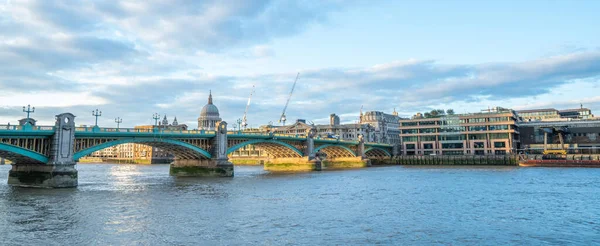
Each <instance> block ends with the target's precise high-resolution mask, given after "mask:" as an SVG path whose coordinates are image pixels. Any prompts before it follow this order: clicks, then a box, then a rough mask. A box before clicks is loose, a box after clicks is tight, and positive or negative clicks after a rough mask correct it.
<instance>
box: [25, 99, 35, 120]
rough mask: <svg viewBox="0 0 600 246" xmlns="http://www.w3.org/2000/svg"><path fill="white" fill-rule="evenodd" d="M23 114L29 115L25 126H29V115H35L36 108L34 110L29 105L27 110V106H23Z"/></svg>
mask: <svg viewBox="0 0 600 246" xmlns="http://www.w3.org/2000/svg"><path fill="white" fill-rule="evenodd" d="M23 112H25V113H27V120H26V121H25V124H29V114H30V113H35V107H33V108H32V107H31V105H30V104H27V110H26V109H25V106H23Z"/></svg>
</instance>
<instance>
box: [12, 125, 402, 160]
mask: <svg viewBox="0 0 600 246" xmlns="http://www.w3.org/2000/svg"><path fill="white" fill-rule="evenodd" d="M55 133H56V127H55V126H30V125H25V126H8V125H0V157H2V158H4V159H7V160H10V161H11V162H12V163H16V164H19V163H27V164H46V163H48V161H49V158H50V152H51V149H52V143H53V136H54V135H55ZM74 136H75V137H74V141H73V143H72V146H73V161H75V162H76V161H77V160H79V159H80V158H82V157H84V156H86V155H89V154H92V153H93V152H95V151H98V150H102V149H105V148H108V147H111V146H115V145H119V144H125V143H139V144H145V145H149V146H153V147H157V148H160V149H162V150H165V151H167V152H170V153H171V154H173V155H174V156H175V158H176V159H193V160H201V159H211V158H213V152H214V138H215V136H216V131H204V130H181V131H170V130H161V129H158V128H155V129H132V128H103V127H97V126H95V127H76V128H75V132H74ZM307 138H308V137H307V136H301V135H285V134H267V133H248V132H242V131H227V152H226V153H227V154H230V153H232V152H234V151H236V150H238V149H240V148H242V147H244V146H246V145H254V146H256V147H258V148H260V149H263V150H264V151H265V152H266V153H267V154H268V156H269V157H271V158H289V157H304V156H308V155H311V154H315V153H318V152H321V153H325V154H326V156H327V157H329V158H336V157H358V156H365V157H367V158H385V157H391V156H392V155H393V146H392V145H389V144H381V143H364V145H365V149H364V151H363V152H364V153H360V150H359V148H358V146H359V142H358V141H343V140H338V139H329V138H319V137H315V138H314V148H313V150H312V153H308V152H307V150H308V146H307V145H306V143H307Z"/></svg>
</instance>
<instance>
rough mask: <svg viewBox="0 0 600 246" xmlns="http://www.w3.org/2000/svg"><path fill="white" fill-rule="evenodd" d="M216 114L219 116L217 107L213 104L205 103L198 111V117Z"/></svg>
mask: <svg viewBox="0 0 600 246" xmlns="http://www.w3.org/2000/svg"><path fill="white" fill-rule="evenodd" d="M206 116H217V117H219V109H218V108H217V106H215V105H214V104H206V105H204V107H203V108H202V111H201V112H200V117H206Z"/></svg>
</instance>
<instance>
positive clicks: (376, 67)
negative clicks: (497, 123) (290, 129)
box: [0, 0, 600, 128]
mask: <svg viewBox="0 0 600 246" xmlns="http://www.w3.org/2000/svg"><path fill="white" fill-rule="evenodd" d="M166 9H168V11H167V10H166ZM515 10H519V11H515ZM599 10H600V2H597V1H577V2H568V1H554V2H548V1H541V0H540V1H527V2H519V1H503V2H475V3H474V2H469V1H446V2H436V1H420V2H384V1H336V0H331V1H319V2H304V1H286V2H279V1H268V0H264V1H252V2H250V1H206V2H202V3H192V4H190V3H188V4H180V3H178V1H171V2H170V3H169V2H168V1H158V0H157V1H146V2H142V3H140V2H135V1H121V2H119V3H118V4H116V5H114V4H113V3H111V2H103V1H99V2H93V3H86V4H80V5H77V6H72V5H69V4H67V1H56V2H47V1H8V0H6V1H0V40H2V41H0V88H1V89H2V91H3V92H4V93H2V94H0V122H1V123H0V124H5V123H6V122H10V123H11V124H15V123H17V121H18V120H19V119H22V118H25V113H23V112H22V107H23V106H27V105H28V104H30V105H31V106H33V107H35V108H36V112H35V113H33V114H32V115H31V118H34V119H36V120H38V124H40V125H51V124H53V122H54V115H56V114H60V113H64V112H70V113H73V114H74V115H76V116H77V118H76V123H77V125H93V123H94V116H92V114H91V111H92V110H96V109H99V110H100V111H102V112H103V114H102V116H101V117H99V118H98V124H99V125H100V126H102V127H113V126H116V123H114V118H116V117H120V118H122V119H123V122H122V123H121V126H122V127H133V126H135V125H152V124H154V120H153V119H152V114H154V113H159V114H160V115H161V119H162V117H163V116H164V115H165V114H166V115H167V117H168V119H169V121H170V122H172V120H173V118H174V117H177V119H178V121H179V123H180V124H187V125H188V126H190V128H196V126H197V118H198V116H199V114H200V110H201V109H202V107H203V106H204V105H205V104H206V102H207V99H208V93H209V90H212V93H213V99H214V104H215V105H216V106H217V107H218V108H219V112H220V117H221V118H222V119H223V120H224V121H227V122H229V124H230V125H231V126H232V125H233V124H235V121H236V120H237V119H241V118H242V116H243V114H244V110H245V107H246V103H247V101H248V96H249V95H250V90H251V87H252V86H253V85H255V86H256V91H255V93H254V95H253V96H252V103H251V105H250V108H249V112H248V123H249V126H254V127H258V126H260V125H265V124H268V122H269V121H273V122H274V123H276V122H277V120H278V119H279V116H280V115H281V112H282V109H283V107H284V105H285V101H286V100H287V97H288V95H289V92H290V90H291V87H292V84H293V82H294V78H295V75H296V73H298V72H299V73H300V77H299V79H298V84H297V86H296V89H295V91H294V94H293V95H292V98H291V100H290V104H289V107H288V109H287V111H286V116H287V119H288V124H289V123H292V122H295V120H296V119H306V120H307V121H314V122H315V124H324V123H327V122H328V120H329V119H328V117H329V114H331V113H335V114H337V115H338V116H339V117H340V118H341V122H342V123H354V122H355V121H357V119H358V115H359V110H360V108H361V106H364V108H363V112H367V111H382V112H385V113H389V114H391V112H392V111H393V110H394V108H395V109H396V111H397V112H398V113H399V116H401V117H411V116H412V115H414V114H415V113H418V112H421V113H424V112H427V111H430V110H432V109H450V108H451V109H454V110H455V112H456V113H457V114H462V113H473V112H480V110H482V109H487V108H488V107H490V108H493V107H496V106H499V107H504V108H511V109H513V110H522V109H542V108H555V109H558V110H561V109H571V108H579V106H580V104H583V107H585V108H589V109H591V110H592V112H595V111H596V110H600V96H598V95H597V91H598V88H599V86H600V46H599V45H598V43H600V35H598V34H600V33H599V32H600V31H598V30H597V29H596V28H594V27H595V26H598V25H599V24H600V19H598V18H597V17H596V13H597V12H598V11H599ZM570 17H573V18H570ZM41 44H43V45H41ZM351 118H353V119H351Z"/></svg>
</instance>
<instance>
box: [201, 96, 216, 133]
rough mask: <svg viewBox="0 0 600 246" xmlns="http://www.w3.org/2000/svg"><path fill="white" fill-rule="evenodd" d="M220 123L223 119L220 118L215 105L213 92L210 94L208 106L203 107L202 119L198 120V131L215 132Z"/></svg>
mask: <svg viewBox="0 0 600 246" xmlns="http://www.w3.org/2000/svg"><path fill="white" fill-rule="evenodd" d="M220 121H221V117H219V109H218V108H217V106H215V105H214V104H213V99H212V92H209V94H208V104H206V105H204V107H202V111H201V112H200V117H199V118H198V129H199V130H215V128H216V127H217V124H218V123H219V122H220Z"/></svg>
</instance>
